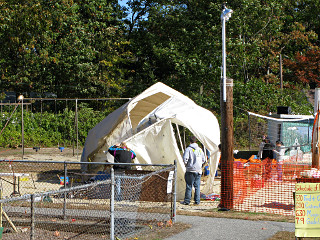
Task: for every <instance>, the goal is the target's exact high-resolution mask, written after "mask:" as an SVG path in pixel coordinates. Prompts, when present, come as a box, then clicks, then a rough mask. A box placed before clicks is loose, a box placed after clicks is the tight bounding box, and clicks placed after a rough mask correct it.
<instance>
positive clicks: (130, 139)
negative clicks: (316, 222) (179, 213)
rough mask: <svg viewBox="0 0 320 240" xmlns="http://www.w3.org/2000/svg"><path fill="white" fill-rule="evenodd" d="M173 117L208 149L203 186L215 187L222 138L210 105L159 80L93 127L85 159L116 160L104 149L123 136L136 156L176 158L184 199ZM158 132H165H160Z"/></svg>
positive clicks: (165, 160)
mask: <svg viewBox="0 0 320 240" xmlns="http://www.w3.org/2000/svg"><path fill="white" fill-rule="evenodd" d="M172 123H174V124H178V125H181V126H184V127H185V128H188V129H189V130H190V131H191V132H192V133H193V134H194V135H195V136H196V137H197V138H198V140H199V141H200V142H201V143H202V144H203V146H204V147H205V148H206V149H208V150H209V151H210V153H211V156H210V162H209V166H210V176H209V178H208V181H207V183H206V185H205V187H204V189H203V190H202V192H203V193H212V191H213V181H214V173H215V171H216V168H217V165H218V144H219V143H220V129H219V124H218V121H217V119H216V117H215V116H214V115H213V114H212V113H211V112H210V111H208V110H206V109H204V108H202V107H200V106H198V105H197V104H195V103H194V102H193V101H192V100H191V99H189V98H188V97H186V96H184V95H183V94H181V93H179V92H178V91H176V90H174V89H172V88H170V87H168V86H166V85H165V84H163V83H160V82H158V83H156V84H154V85H153V86H151V87H150V88H148V89H146V90H145V91H144V92H142V93H141V94H139V95H138V96H136V97H135V98H133V99H131V100H130V101H129V102H127V103H126V104H124V105H123V106H121V107H120V108H118V109H117V110H115V111H114V112H112V113H111V114H109V115H108V116H107V117H106V118H105V119H103V120H102V121H101V122H100V123H99V124H97V125H96V126H95V127H94V128H93V129H91V130H90V131H89V133H88V137H87V139H86V142H85V146H84V149H83V152H82V156H81V161H82V162H88V161H95V162H104V161H109V162H113V157H112V156H111V155H110V154H105V153H104V151H107V149H108V148H109V147H110V146H112V145H114V144H115V143H119V142H122V141H125V142H126V143H127V145H128V147H130V148H131V149H133V150H134V151H135V153H136V154H137V158H136V162H139V163H163V164H172V163H173V161H174V160H177V162H178V198H179V199H181V198H183V192H184V177H183V176H184V172H185V167H184V165H183V162H182V157H181V154H182V152H181V153H180V151H179V148H178V145H177V143H176V139H178V138H176V137H175V136H174V131H173V127H172ZM159 132H161V133H162V134H160V135H159ZM182 151H183V150H182ZM83 167H84V169H83V170H87V169H85V167H86V166H85V165H84V166H83Z"/></svg>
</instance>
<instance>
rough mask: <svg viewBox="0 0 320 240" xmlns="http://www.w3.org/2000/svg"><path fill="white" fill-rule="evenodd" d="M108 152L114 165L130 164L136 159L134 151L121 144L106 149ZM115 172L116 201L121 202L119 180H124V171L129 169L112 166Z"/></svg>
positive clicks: (128, 167)
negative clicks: (112, 158)
mask: <svg viewBox="0 0 320 240" xmlns="http://www.w3.org/2000/svg"><path fill="white" fill-rule="evenodd" d="M108 152H109V153H110V154H111V155H112V156H113V157H114V162H115V163H132V160H133V159H134V158H135V157H136V154H135V153H134V151H132V150H131V149H130V148H128V147H127V145H126V144H125V143H124V142H122V143H121V144H116V145H113V146H112V147H110V148H109V149H108ZM113 168H114V170H115V173H116V174H115V181H116V196H115V198H116V200H117V201H121V200H123V197H122V194H121V179H122V178H124V175H125V173H124V171H125V170H126V169H131V167H130V166H123V165H114V167H113Z"/></svg>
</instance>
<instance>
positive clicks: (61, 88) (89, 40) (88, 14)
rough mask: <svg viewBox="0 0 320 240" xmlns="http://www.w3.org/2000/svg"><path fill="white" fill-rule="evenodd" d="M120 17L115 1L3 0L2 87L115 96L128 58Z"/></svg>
mask: <svg viewBox="0 0 320 240" xmlns="http://www.w3.org/2000/svg"><path fill="white" fill-rule="evenodd" d="M121 18H122V13H121V11H120V7H119V5H118V3H117V1H102V0H95V1H88V0H84V1H80V0H78V1H77V0H75V1H71V0H54V1H45V0H32V1H18V2H15V3H14V4H13V3H12V1H10V0H6V1H2V3H1V9H0V41H1V43H2V46H1V50H0V55H1V56H0V76H1V82H0V86H1V88H2V89H7V90H14V91H17V92H20V93H21V92H27V93H30V92H32V91H33V92H38V93H44V92H54V93H56V94H57V95H58V96H59V97H89V96H90V97H98V96H106V97H107V96H109V97H110V96H120V95H121V92H122V91H123V89H125V87H126V85H127V84H128V81H127V80H126V79H125V73H126V72H127V71H128V69H126V63H127V62H130V61H131V60H132V54H131V53H130V52H128V51H127V46H128V45H129V44H130V43H129V42H128V41H126V40H125V38H124V30H125V29H124V26H123V22H122V21H121Z"/></svg>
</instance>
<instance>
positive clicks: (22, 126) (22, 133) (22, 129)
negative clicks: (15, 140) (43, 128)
mask: <svg viewBox="0 0 320 240" xmlns="http://www.w3.org/2000/svg"><path fill="white" fill-rule="evenodd" d="M23 99H24V97H23V95H20V96H19V97H18V100H19V101H21V137H22V160H23V157H24V123H23Z"/></svg>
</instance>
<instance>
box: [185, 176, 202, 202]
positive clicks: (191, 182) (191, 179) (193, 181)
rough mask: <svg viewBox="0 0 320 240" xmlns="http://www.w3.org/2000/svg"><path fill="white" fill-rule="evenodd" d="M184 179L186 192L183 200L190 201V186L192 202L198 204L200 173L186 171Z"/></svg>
mask: <svg viewBox="0 0 320 240" xmlns="http://www.w3.org/2000/svg"><path fill="white" fill-rule="evenodd" d="M184 179H185V180H186V193H185V196H184V202H185V203H190V201H191V194H192V187H194V203H195V204H199V203H200V180H201V174H199V173H195V172H186V173H185V175H184Z"/></svg>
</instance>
